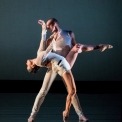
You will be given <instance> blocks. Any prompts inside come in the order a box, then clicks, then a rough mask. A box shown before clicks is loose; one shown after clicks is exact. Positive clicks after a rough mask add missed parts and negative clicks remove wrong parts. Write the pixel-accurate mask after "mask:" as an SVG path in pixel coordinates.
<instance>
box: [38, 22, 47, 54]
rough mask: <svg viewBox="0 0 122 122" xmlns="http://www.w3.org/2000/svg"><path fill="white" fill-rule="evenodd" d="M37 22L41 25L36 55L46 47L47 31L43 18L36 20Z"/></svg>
mask: <svg viewBox="0 0 122 122" xmlns="http://www.w3.org/2000/svg"><path fill="white" fill-rule="evenodd" d="M38 24H39V25H41V26H42V33H41V41H40V45H39V48H38V51H37V55H38V54H39V52H41V51H44V50H45V49H46V33H47V30H46V24H45V22H44V21H43V20H38Z"/></svg>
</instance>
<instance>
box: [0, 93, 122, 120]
mask: <svg viewBox="0 0 122 122" xmlns="http://www.w3.org/2000/svg"><path fill="white" fill-rule="evenodd" d="M36 95H37V93H0V122H27V119H28V117H29V115H30V112H31V109H32V106H33V102H34V100H35V97H36ZM78 96H79V99H80V103H81V106H82V109H83V112H84V114H85V116H86V117H87V118H88V119H89V122H121V114H122V113H121V109H122V106H121V104H122V103H121V102H122V101H121V94H81V93H78ZM65 97H66V94H64V93H48V95H47V96H46V98H45V101H44V103H43V104H42V106H41V108H40V111H39V113H38V115H37V118H36V122H63V120H62V111H63V110H64V106H65ZM68 122H79V121H78V116H77V115H76V113H75V111H74V108H73V107H72V108H71V111H70V117H69V121H68Z"/></svg>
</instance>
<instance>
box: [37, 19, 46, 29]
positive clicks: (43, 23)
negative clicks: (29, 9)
mask: <svg viewBox="0 0 122 122" xmlns="http://www.w3.org/2000/svg"><path fill="white" fill-rule="evenodd" d="M38 24H39V25H41V26H42V30H46V24H45V22H44V20H41V19H40V20H38Z"/></svg>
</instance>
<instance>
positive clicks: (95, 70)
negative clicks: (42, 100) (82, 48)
mask: <svg viewBox="0 0 122 122" xmlns="http://www.w3.org/2000/svg"><path fill="white" fill-rule="evenodd" d="M121 13H122V1H121V0H0V79H1V80H2V79H3V80H43V77H44V74H45V72H46V69H44V68H43V69H41V70H40V71H39V73H38V74H35V75H32V74H29V73H28V72H27V71H26V65H25V63H26V60H27V59H28V58H33V57H35V56H36V51H37V49H38V46H39V42H40V32H41V27H40V26H39V25H38V23H37V21H38V20H39V19H44V20H47V19H48V18H50V17H55V18H57V19H58V20H59V22H60V24H61V27H62V28H63V29H71V30H72V31H74V33H75V35H76V40H77V42H79V43H83V44H100V43H109V44H112V45H113V46H114V48H113V49H111V50H106V51H105V52H103V53H101V52H100V51H98V50H97V51H93V52H87V53H82V54H80V55H79V56H78V59H77V61H76V63H75V65H74V67H73V70H72V71H73V74H74V77H75V79H76V80H77V81H81V82H82V81H97V80H99V81H120V80H122V54H121V52H122V51H121V45H122V42H121V41H122V28H121V26H122V23H121V22H122V14H121ZM58 78H59V77H58Z"/></svg>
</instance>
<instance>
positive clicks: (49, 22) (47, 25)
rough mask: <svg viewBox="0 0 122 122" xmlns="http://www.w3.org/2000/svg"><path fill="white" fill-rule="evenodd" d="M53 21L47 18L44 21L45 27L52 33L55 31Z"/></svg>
mask: <svg viewBox="0 0 122 122" xmlns="http://www.w3.org/2000/svg"><path fill="white" fill-rule="evenodd" d="M56 24H57V23H55V22H53V21H51V20H48V21H47V23H46V28H47V29H49V30H50V31H51V32H52V33H53V32H56V31H57V27H56Z"/></svg>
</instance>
